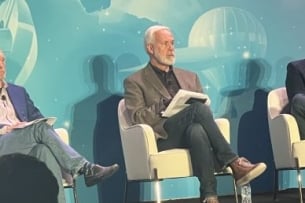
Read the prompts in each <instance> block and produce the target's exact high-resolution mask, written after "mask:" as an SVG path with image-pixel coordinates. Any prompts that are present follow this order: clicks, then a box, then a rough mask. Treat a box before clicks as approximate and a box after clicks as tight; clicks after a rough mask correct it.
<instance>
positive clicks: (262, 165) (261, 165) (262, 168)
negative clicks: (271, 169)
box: [236, 163, 267, 186]
mask: <svg viewBox="0 0 305 203" xmlns="http://www.w3.org/2000/svg"><path fill="white" fill-rule="evenodd" d="M266 168H267V166H266V164H265V163H259V164H258V165H257V166H256V167H255V168H254V169H252V170H251V171H250V172H249V173H247V174H246V175H245V176H243V177H242V178H240V179H238V180H237V181H236V185H237V186H243V185H246V184H247V183H249V182H250V181H251V180H253V179H255V178H256V177H258V176H259V175H261V174H262V173H263V172H264V171H265V170H266Z"/></svg>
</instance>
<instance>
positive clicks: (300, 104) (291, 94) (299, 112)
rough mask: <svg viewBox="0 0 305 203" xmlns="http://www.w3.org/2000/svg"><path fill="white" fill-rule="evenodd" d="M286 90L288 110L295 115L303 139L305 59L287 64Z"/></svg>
mask: <svg viewBox="0 0 305 203" xmlns="http://www.w3.org/2000/svg"><path fill="white" fill-rule="evenodd" d="M286 91H287V95H288V99H289V105H288V110H289V112H290V113H291V114H292V115H293V116H294V117H295V119H296V121H297V124H298V127H299V130H300V136H301V139H302V140H305V59H302V60H297V61H292V62H290V63H288V65H287V75H286Z"/></svg>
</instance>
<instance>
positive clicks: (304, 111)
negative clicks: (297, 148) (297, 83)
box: [290, 93, 305, 140]
mask: <svg viewBox="0 0 305 203" xmlns="http://www.w3.org/2000/svg"><path fill="white" fill-rule="evenodd" d="M290 113H291V114H292V115H293V116H294V117H295V120H296V121H297V124H298V127H299V131H300V138H301V139H302V140H305V94H301V93H300V94H296V95H295V96H294V97H293V98H292V101H291V109H290Z"/></svg>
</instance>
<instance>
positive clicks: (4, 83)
mask: <svg viewBox="0 0 305 203" xmlns="http://www.w3.org/2000/svg"><path fill="white" fill-rule="evenodd" d="M7 86H8V84H7V82H6V81H5V80H2V88H7Z"/></svg>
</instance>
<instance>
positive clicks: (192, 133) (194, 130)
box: [186, 123, 206, 140]
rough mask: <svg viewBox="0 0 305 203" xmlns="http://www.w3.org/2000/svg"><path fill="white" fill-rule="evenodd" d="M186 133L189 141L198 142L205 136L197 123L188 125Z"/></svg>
mask: <svg viewBox="0 0 305 203" xmlns="http://www.w3.org/2000/svg"><path fill="white" fill-rule="evenodd" d="M186 133H187V135H188V137H189V138H190V139H191V140H198V139H201V138H202V137H204V136H206V132H205V130H204V129H203V127H202V126H201V125H200V124H199V123H192V124H190V125H189V126H188V127H187V129H186Z"/></svg>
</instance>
